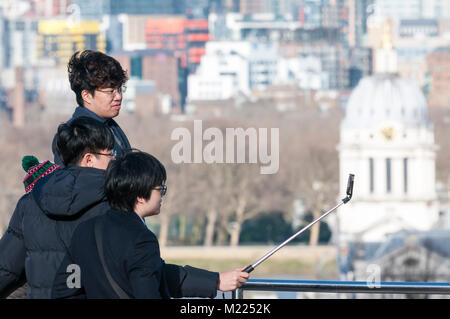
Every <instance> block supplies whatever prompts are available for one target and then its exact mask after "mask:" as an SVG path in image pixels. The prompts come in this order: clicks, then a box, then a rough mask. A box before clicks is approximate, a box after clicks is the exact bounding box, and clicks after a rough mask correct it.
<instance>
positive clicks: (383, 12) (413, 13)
mask: <svg viewBox="0 0 450 319" xmlns="http://www.w3.org/2000/svg"><path fill="white" fill-rule="evenodd" d="M374 6H375V7H374V8H375V12H376V14H377V15H379V16H383V17H385V18H391V19H422V18H425V19H429V18H431V19H440V18H443V19H448V18H450V2H449V1H445V0H444V1H442V0H375V3H374Z"/></svg>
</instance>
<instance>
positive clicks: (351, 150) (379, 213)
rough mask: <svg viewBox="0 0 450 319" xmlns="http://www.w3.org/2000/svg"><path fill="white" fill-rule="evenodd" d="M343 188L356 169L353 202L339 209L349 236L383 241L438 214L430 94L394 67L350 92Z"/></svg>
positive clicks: (428, 223)
mask: <svg viewBox="0 0 450 319" xmlns="http://www.w3.org/2000/svg"><path fill="white" fill-rule="evenodd" d="M338 150H339V157H340V181H341V190H342V191H341V193H345V189H346V183H347V177H348V174H349V173H353V174H355V186H354V194H353V199H352V201H351V202H350V203H349V204H348V205H345V206H342V209H340V211H339V212H338V221H339V231H340V234H341V235H342V236H344V238H342V239H343V240H344V241H363V242H379V241H383V240H384V239H385V236H386V235H387V234H389V233H394V232H397V231H400V230H429V229H430V228H432V227H433V225H434V224H435V223H436V222H437V220H438V215H439V214H438V201H437V194H436V190H435V152H436V150H437V146H436V145H435V143H434V131H433V125H432V122H431V120H430V118H429V117H428V113H427V106H426V101H425V97H424V96H423V94H422V92H421V91H420V89H419V88H417V87H416V86H415V85H414V84H412V83H411V82H410V81H408V80H405V79H401V78H399V77H397V76H396V75H393V74H388V73H385V74H376V75H374V76H371V77H368V78H364V79H362V80H361V82H360V84H359V85H358V86H357V87H356V89H355V90H354V91H353V93H352V95H351V96H350V99H349V102H348V105H347V109H346V116H345V118H344V120H343V121H342V123H341V138H340V144H339V146H338Z"/></svg>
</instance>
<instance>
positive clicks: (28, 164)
mask: <svg viewBox="0 0 450 319" xmlns="http://www.w3.org/2000/svg"><path fill="white" fill-rule="evenodd" d="M22 167H23V169H24V170H25V172H27V175H26V176H25V178H24V179H23V185H24V186H25V192H27V193H29V192H31V190H32V189H33V187H34V183H35V182H36V181H37V180H38V179H39V178H41V177H44V176H46V175H48V174H50V173H52V172H54V171H56V170H57V169H59V168H61V166H59V165H57V164H53V163H52V162H50V161H45V162H43V163H39V160H38V159H37V158H36V157H34V156H32V155H27V156H24V157H23V158H22Z"/></svg>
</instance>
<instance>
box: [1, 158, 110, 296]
mask: <svg viewBox="0 0 450 319" xmlns="http://www.w3.org/2000/svg"><path fill="white" fill-rule="evenodd" d="M104 175H105V172H104V171H103V170H99V169H96V168H90V167H70V168H62V169H59V170H57V171H55V172H54V173H52V174H50V175H48V176H46V177H43V178H41V179H40V180H39V181H37V182H36V185H35V187H34V189H33V191H32V192H31V193H28V194H26V195H24V196H23V197H22V198H21V199H20V200H19V202H18V203H17V206H16V209H15V211H14V213H13V216H12V218H11V221H10V223H9V227H8V229H7V231H6V233H5V234H4V235H3V237H2V238H1V240H0V297H3V298H4V297H6V296H8V295H9V294H10V293H11V292H12V291H14V290H15V289H17V288H18V287H20V286H21V285H22V284H23V283H24V281H25V280H26V281H27V282H28V290H27V297H28V298H50V297H51V287H52V284H53V280H54V278H55V274H56V271H57V270H58V267H59V265H60V263H61V261H62V260H63V258H64V255H65V253H66V250H67V247H68V245H69V244H70V240H71V238H72V234H73V232H74V230H75V228H76V227H77V226H78V224H80V223H81V222H82V221H86V220H88V219H89V218H92V217H95V216H99V215H100V214H103V213H104V212H105V211H106V210H107V209H108V208H109V205H108V204H107V202H106V201H105V197H104V193H103V183H104Z"/></svg>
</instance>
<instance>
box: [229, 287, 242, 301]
mask: <svg viewBox="0 0 450 319" xmlns="http://www.w3.org/2000/svg"><path fill="white" fill-rule="evenodd" d="M231 299H244V289H240V288H237V289H236V290H233V291H232V292H231Z"/></svg>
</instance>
